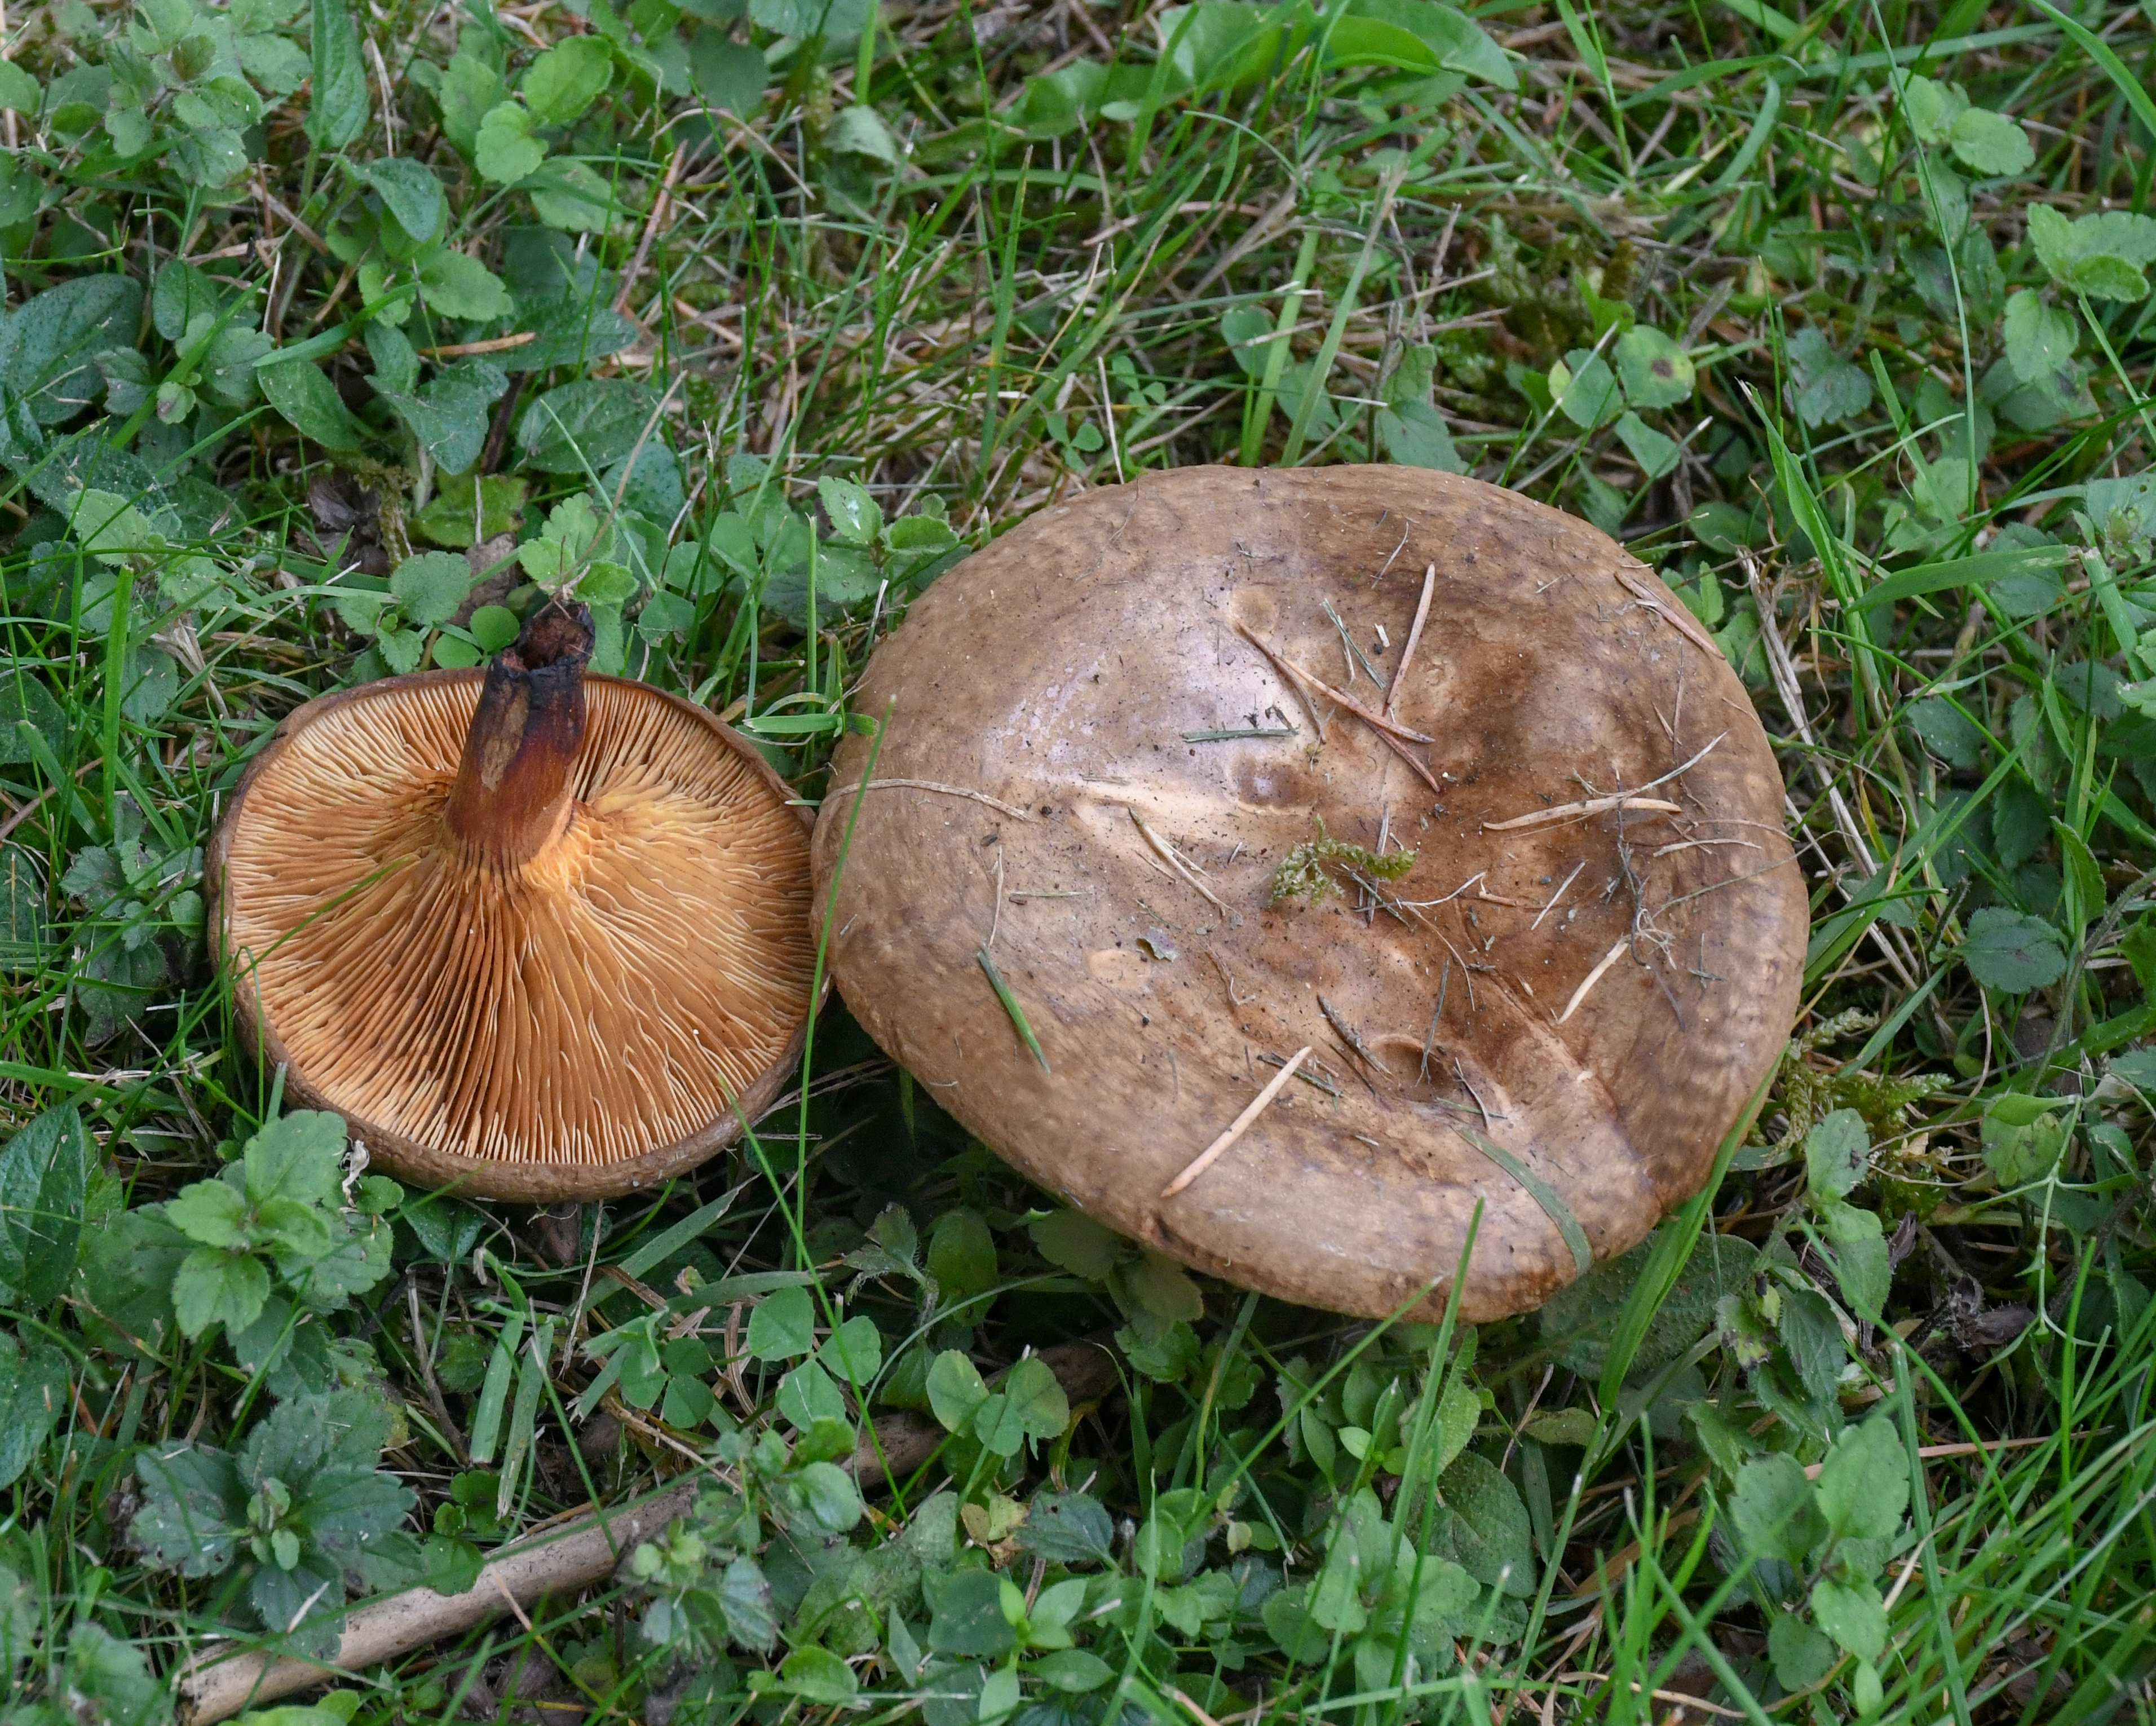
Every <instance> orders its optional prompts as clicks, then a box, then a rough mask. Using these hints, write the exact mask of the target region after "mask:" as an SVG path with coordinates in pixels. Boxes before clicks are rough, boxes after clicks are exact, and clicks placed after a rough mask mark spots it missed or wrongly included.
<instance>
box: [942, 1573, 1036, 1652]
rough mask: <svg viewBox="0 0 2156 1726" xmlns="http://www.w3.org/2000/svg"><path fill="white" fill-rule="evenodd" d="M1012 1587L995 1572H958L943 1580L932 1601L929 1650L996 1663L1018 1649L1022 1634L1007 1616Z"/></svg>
mask: <svg viewBox="0 0 2156 1726" xmlns="http://www.w3.org/2000/svg"><path fill="white" fill-rule="evenodd" d="M1007 1586H1008V1584H1006V1583H1005V1581H1004V1579H1003V1578H1002V1577H1000V1576H998V1575H997V1574H995V1572H993V1570H958V1571H955V1572H953V1573H952V1574H950V1575H948V1576H946V1577H944V1578H942V1580H941V1585H940V1587H937V1589H935V1590H934V1591H933V1592H932V1595H931V1598H930V1602H929V1605H930V1609H931V1614H932V1616H931V1617H930V1619H929V1621H928V1646H930V1647H931V1648H932V1649H934V1650H935V1651H936V1652H937V1653H939V1654H961V1655H966V1656H969V1657H973V1658H974V1659H978V1660H993V1659H996V1658H998V1657H1000V1656H1002V1655H1004V1654H1008V1653H1009V1652H1010V1651H1011V1650H1012V1649H1013V1648H1014V1647H1016V1646H1018V1631H1016V1630H1015V1629H1014V1628H1013V1627H1012V1626H1011V1621H1010V1620H1009V1618H1008V1617H1006V1616H1004V1588H1005V1587H1007Z"/></svg>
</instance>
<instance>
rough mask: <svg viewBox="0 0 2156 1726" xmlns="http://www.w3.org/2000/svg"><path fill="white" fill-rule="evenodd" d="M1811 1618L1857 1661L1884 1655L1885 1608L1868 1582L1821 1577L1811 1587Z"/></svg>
mask: <svg viewBox="0 0 2156 1726" xmlns="http://www.w3.org/2000/svg"><path fill="white" fill-rule="evenodd" d="M1812 1616H1813V1617H1815V1618H1816V1619H1817V1620H1819V1626H1820V1629H1821V1630H1823V1631H1825V1632H1826V1633H1827V1634H1828V1635H1829V1636H1832V1637H1833V1638H1834V1639H1835V1641H1836V1642H1837V1643H1839V1644H1840V1646H1841V1647H1842V1648H1843V1649H1844V1650H1845V1652H1848V1653H1851V1654H1854V1655H1855V1656H1856V1657H1857V1658H1858V1659H1859V1660H1876V1659H1878V1657H1880V1655H1881V1654H1882V1653H1883V1652H1886V1606H1885V1605H1884V1604H1883V1603H1882V1602H1881V1600H1880V1598H1879V1590H1877V1589H1876V1587H1874V1586H1873V1585H1872V1584H1871V1581H1870V1580H1868V1579H1865V1578H1858V1579H1856V1580H1851V1581H1847V1582H1840V1581H1836V1580H1834V1579H1833V1578H1832V1577H1825V1576H1823V1577H1821V1578H1820V1580H1818V1581H1817V1582H1815V1583H1814V1584H1813V1585H1812Z"/></svg>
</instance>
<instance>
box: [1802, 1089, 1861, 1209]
mask: <svg viewBox="0 0 2156 1726" xmlns="http://www.w3.org/2000/svg"><path fill="white" fill-rule="evenodd" d="M1804 1165H1805V1169H1806V1171H1807V1173H1808V1175H1809V1184H1810V1188H1811V1190H1812V1191H1813V1192H1814V1193H1815V1194H1824V1195H1825V1196H1826V1197H1829V1198H1833V1199H1843V1198H1846V1197H1847V1196H1848V1195H1849V1194H1850V1191H1851V1189H1853V1188H1854V1187H1856V1184H1858V1183H1859V1182H1860V1181H1861V1180H1862V1179H1864V1177H1865V1174H1866V1172H1867V1171H1868V1170H1869V1169H1870V1168H1871V1134H1870V1133H1868V1132H1866V1130H1865V1126H1864V1117H1863V1116H1861V1115H1860V1114H1859V1113H1857V1112H1856V1110H1855V1109H1836V1110H1835V1111H1834V1112H1833V1113H1831V1114H1830V1115H1828V1116H1826V1117H1825V1118H1824V1119H1822V1120H1821V1121H1820V1122H1819V1123H1818V1124H1817V1125H1816V1126H1815V1127H1814V1128H1812V1130H1811V1131H1810V1132H1809V1133H1806V1134H1805V1135H1804Z"/></svg>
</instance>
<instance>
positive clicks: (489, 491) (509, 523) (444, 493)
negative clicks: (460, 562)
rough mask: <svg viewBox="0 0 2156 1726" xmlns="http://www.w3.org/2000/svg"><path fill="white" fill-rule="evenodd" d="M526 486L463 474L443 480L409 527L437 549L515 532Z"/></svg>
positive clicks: (500, 478) (493, 476)
mask: <svg viewBox="0 0 2156 1726" xmlns="http://www.w3.org/2000/svg"><path fill="white" fill-rule="evenodd" d="M530 489H531V488H530V486H529V485H527V483H526V481H524V480H520V479H514V478H511V477H510V476H508V475H500V474H488V475H483V476H481V475H471V474H463V475H458V476H457V477H456V478H454V479H451V480H444V482H443V484H442V489H441V490H440V491H438V492H436V493H435V494H434V501H432V502H430V503H429V505H428V506H426V508H424V509H423V510H422V511H419V513H418V515H417V516H414V517H413V521H412V525H413V527H415V528H417V529H418V532H419V533H420V534H421V535H422V536H423V537H425V538H427V539H430V540H432V541H433V542H434V543H435V544H436V545H438V546H452V547H457V548H459V549H461V548H462V547H466V546H472V545H478V544H480V543H481V542H483V541H485V540H490V539H492V538H493V537H495V535H496V534H500V533H509V532H514V531H515V530H516V526H517V524H518V522H519V521H521V520H522V518H523V509H524V498H525V494H526V492H527V491H529V490H530Z"/></svg>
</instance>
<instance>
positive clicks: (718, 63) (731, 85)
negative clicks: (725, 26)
mask: <svg viewBox="0 0 2156 1726" xmlns="http://www.w3.org/2000/svg"><path fill="white" fill-rule="evenodd" d="M689 77H690V82H691V83H693V84H694V85H695V86H696V94H697V95H699V96H701V97H702V98H703V100H704V101H705V102H706V104H707V105H709V106H711V107H713V108H723V109H726V110H729V111H731V112H732V113H735V114H738V115H740V116H742V117H743V118H747V116H750V115H752V114H754V113H755V112H756V111H757V109H758V108H759V107H761V106H762V103H763V87H764V85H766V84H767V83H769V82H770V80H771V68H770V67H769V66H768V65H767V64H765V62H764V58H763V50H762V49H760V48H757V47H756V46H755V45H754V44H751V43H747V42H737V41H735V40H734V39H733V38H732V37H731V36H730V35H728V34H727V33H726V32H725V31H724V30H722V29H713V28H709V27H706V28H704V29H701V30H699V31H697V32H696V38H695V39H694V40H693V41H691V42H690V44H689Z"/></svg>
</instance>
